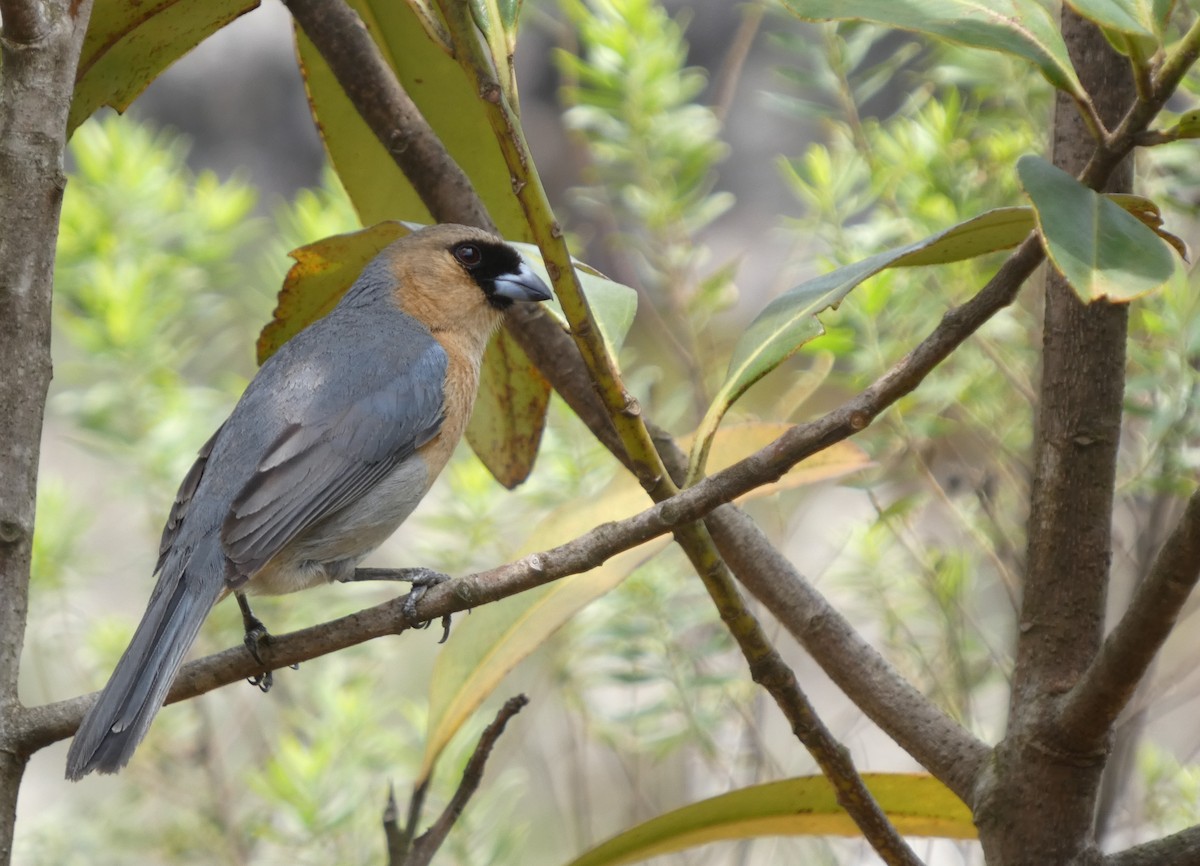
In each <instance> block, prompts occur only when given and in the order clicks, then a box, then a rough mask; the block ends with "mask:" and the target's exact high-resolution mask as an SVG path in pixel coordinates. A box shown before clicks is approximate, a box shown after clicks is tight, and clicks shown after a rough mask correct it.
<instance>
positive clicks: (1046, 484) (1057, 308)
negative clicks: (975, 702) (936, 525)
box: [976, 9, 1136, 866]
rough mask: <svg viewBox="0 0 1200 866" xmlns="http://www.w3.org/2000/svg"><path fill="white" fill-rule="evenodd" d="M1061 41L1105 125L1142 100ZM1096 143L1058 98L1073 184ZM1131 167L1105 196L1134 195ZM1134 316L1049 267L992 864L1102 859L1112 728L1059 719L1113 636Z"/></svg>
mask: <svg viewBox="0 0 1200 866" xmlns="http://www.w3.org/2000/svg"><path fill="white" fill-rule="evenodd" d="M1062 32H1063V36H1064V38H1065V40H1066V42H1067V46H1068V48H1069V50H1070V52H1071V57H1072V60H1073V62H1074V64H1075V67H1076V70H1077V71H1078V74H1079V77H1080V80H1081V81H1082V82H1083V85H1084V88H1085V89H1086V90H1087V91H1088V92H1089V93H1091V94H1093V98H1094V100H1095V102H1096V108H1097V111H1098V113H1099V115H1100V117H1101V119H1102V120H1103V122H1104V123H1105V125H1106V126H1110V127H1112V126H1116V125H1117V123H1118V122H1119V121H1120V118H1121V116H1122V114H1123V113H1124V111H1125V110H1126V109H1127V108H1128V107H1129V106H1130V105H1131V104H1132V103H1133V102H1134V99H1135V95H1136V94H1135V91H1134V85H1133V78H1132V75H1131V74H1130V71H1129V65H1128V63H1127V62H1126V61H1125V60H1124V59H1123V58H1122V57H1120V56H1119V55H1117V54H1116V52H1114V51H1113V49H1112V48H1111V46H1110V45H1109V44H1108V42H1107V40H1106V39H1105V38H1104V36H1103V34H1102V33H1101V32H1100V30H1098V29H1097V28H1096V27H1095V26H1093V25H1092V24H1090V23H1088V22H1086V21H1085V20H1083V19H1082V18H1080V17H1079V16H1078V15H1077V14H1075V13H1073V12H1071V11H1070V10H1068V9H1064V12H1063V16H1062ZM1095 144H1096V142H1095V140H1094V138H1093V137H1092V135H1091V133H1090V132H1089V130H1088V128H1087V126H1086V125H1085V124H1084V122H1083V120H1082V118H1081V116H1080V114H1079V112H1078V110H1077V108H1076V106H1075V105H1074V104H1073V103H1072V102H1071V100H1070V99H1068V98H1067V97H1065V96H1064V95H1063V94H1061V93H1060V94H1058V99H1057V102H1056V105H1055V115H1054V130H1053V157H1054V162H1055V164H1056V165H1058V166H1059V167H1061V168H1063V169H1065V170H1066V171H1068V172H1070V173H1072V174H1077V173H1079V172H1081V171H1082V170H1083V169H1084V168H1085V166H1086V165H1087V164H1088V162H1089V160H1090V159H1091V157H1092V154H1093V152H1094V149H1095ZM1131 181H1132V170H1131V164H1130V161H1129V160H1126V161H1125V162H1124V163H1123V164H1122V165H1119V166H1118V167H1117V168H1116V170H1115V171H1114V172H1113V173H1112V175H1110V178H1109V181H1108V184H1107V186H1106V189H1108V190H1110V191H1122V192H1124V191H1128V190H1129V189H1130V185H1131ZM1127 323H1128V308H1127V306H1125V305H1118V304H1109V303H1107V302H1104V301H1098V302H1094V303H1091V304H1086V305H1085V304H1084V303H1083V302H1082V301H1080V299H1079V298H1078V297H1077V296H1076V294H1075V292H1074V291H1073V290H1072V289H1071V287H1070V286H1069V285H1067V283H1066V282H1065V281H1064V280H1063V279H1062V278H1061V277H1060V276H1059V275H1058V274H1057V272H1054V271H1050V272H1049V273H1048V277H1047V280H1046V302H1045V329H1044V345H1043V352H1042V377H1041V378H1042V381H1041V386H1040V394H1039V405H1038V415H1037V422H1036V430H1035V440H1034V441H1035V444H1034V456H1033V462H1034V466H1033V471H1034V479H1033V486H1032V501H1031V507H1030V516H1029V524H1028V556H1027V571H1026V576H1025V588H1024V598H1023V600H1022V607H1021V616H1020V620H1019V635H1018V639H1017V658H1016V670H1015V673H1014V677H1013V686H1012V695H1011V700H1010V709H1009V720H1008V733H1007V735H1006V736H1005V738H1004V740H1003V741H1002V742H1001V743H1000V745H999V746H998V747H997V748H996V752H995V755H994V757H993V760H992V762H991V764H990V771H989V774H988V776H987V778H986V779H985V781H984V784H983V786H982V790H981V792H980V800H979V802H978V803H977V811H976V822H977V823H978V825H979V830H980V839H981V841H982V842H983V846H984V851H985V854H986V856H987V860H988V863H989V864H993V866H1016V864H1074V863H1078V864H1082V863H1094V862H1098V861H1099V857H1100V855H1099V852H1098V850H1097V849H1096V847H1095V840H1094V836H1093V827H1092V823H1093V814H1094V811H1095V804H1096V796H1097V793H1098V789H1099V783H1100V776H1101V773H1102V771H1103V769H1104V763H1105V760H1106V759H1107V755H1108V742H1107V741H1108V735H1109V730H1110V729H1109V728H1108V727H1107V726H1106V727H1105V728H1104V729H1103V730H1101V731H1097V732H1094V735H1093V736H1091V737H1080V736H1078V735H1077V734H1078V732H1074V731H1070V730H1067V729H1066V728H1064V727H1063V726H1062V725H1061V723H1060V720H1059V712H1058V710H1059V706H1060V704H1061V702H1062V698H1063V695H1065V694H1066V693H1067V692H1068V691H1069V690H1070V689H1072V688H1073V687H1074V686H1075V685H1076V683H1077V682H1078V681H1079V680H1080V678H1081V676H1082V675H1083V673H1084V671H1086V670H1087V668H1088V666H1089V665H1090V664H1091V663H1092V660H1093V659H1094V658H1095V656H1096V653H1097V650H1098V649H1099V647H1100V641H1101V639H1102V637H1103V634H1104V603H1105V597H1106V592H1107V587H1108V576H1109V565H1110V562H1111V547H1112V539H1111V522H1112V502H1113V488H1114V483H1115V474H1116V458H1117V447H1118V445H1119V442H1120V433H1121V411H1122V396H1123V392H1124V382H1125V339H1126V332H1127Z"/></svg>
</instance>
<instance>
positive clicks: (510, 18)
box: [498, 0, 524, 40]
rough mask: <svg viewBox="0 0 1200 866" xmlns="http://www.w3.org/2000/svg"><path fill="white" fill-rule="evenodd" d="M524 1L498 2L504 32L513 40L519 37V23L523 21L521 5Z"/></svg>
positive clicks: (507, 0) (500, 0) (501, 0)
mask: <svg viewBox="0 0 1200 866" xmlns="http://www.w3.org/2000/svg"><path fill="white" fill-rule="evenodd" d="M523 2H524V0H498V5H499V6H500V21H501V22H502V23H503V24H504V30H505V31H506V32H507V33H508V34H509V37H510V38H511V39H513V40H515V39H516V36H517V23H518V22H519V21H520V20H521V5H522V3H523Z"/></svg>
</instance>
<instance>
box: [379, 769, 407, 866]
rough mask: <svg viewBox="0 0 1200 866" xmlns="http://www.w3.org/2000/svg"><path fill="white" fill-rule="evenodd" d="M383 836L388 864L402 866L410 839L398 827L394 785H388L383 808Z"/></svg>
mask: <svg viewBox="0 0 1200 866" xmlns="http://www.w3.org/2000/svg"><path fill="white" fill-rule="evenodd" d="M383 837H384V839H385V840H386V842H387V862H388V866H403V863H404V857H405V855H407V854H408V845H409V842H410V840H409V839H406V838H405V834H404V831H403V830H401V829H400V808H399V806H397V805H396V786H395V785H391V784H389V785H388V795H387V805H386V806H385V807H384V809H383Z"/></svg>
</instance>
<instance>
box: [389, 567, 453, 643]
mask: <svg viewBox="0 0 1200 866" xmlns="http://www.w3.org/2000/svg"><path fill="white" fill-rule="evenodd" d="M409 570H410V571H412V572H414V574H413V576H412V577H411V578H409V583H411V584H412V589H411V590H409V592H408V595H406V596H405V597H404V604H403V605H402V606H401V608H400V610H401V611H402V612H403V613H404V618H405V619H406V620H408V624H409V625H410V626H412V627H413V628H429V626H431V625H432V624H433V620H431V619H427V620H424V621H421V620H420V619H418V618H417V602H419V601H420V600H421V599H422V598H423V597H424V596H425V593H427V592H428V591H429V590H430V588H432V587H435V586H437V585H438V584H439V583H445V582H446V581H448V580H449V579H450V575H448V574H442V573H441V572H440V571H434V570H432V569H429V568H413V569H409ZM449 637H450V614H446V615H445V616H443V617H442V639H441V640H439V641H438V643H445V642H446V641H447V640H448V639H449Z"/></svg>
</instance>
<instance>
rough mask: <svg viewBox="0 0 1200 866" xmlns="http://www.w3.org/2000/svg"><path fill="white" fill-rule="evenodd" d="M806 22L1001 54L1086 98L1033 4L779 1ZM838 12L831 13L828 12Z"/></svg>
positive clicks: (1062, 47)
mask: <svg viewBox="0 0 1200 866" xmlns="http://www.w3.org/2000/svg"><path fill="white" fill-rule="evenodd" d="M783 3H784V6H786V7H787V8H788V9H789V10H791V11H792V12H793V13H794V14H795V15H797V16H799V17H800V18H805V19H808V20H810V21H835V20H837V21H842V20H847V19H853V20H860V21H872V22H875V23H877V24H886V25H888V26H891V27H899V28H901V29H903V30H913V31H916V32H919V33H928V34H929V35H931V36H936V37H938V38H940V39H947V40H949V41H951V42H960V43H962V44H963V45H969V46H971V47H973V48H984V49H988V50H990V51H1000V52H1003V53H1005V54H1011V55H1013V56H1015V57H1020V58H1023V59H1024V60H1028V61H1030V62H1031V63H1033V64H1034V65H1035V66H1037V68H1038V69H1039V70H1041V73H1042V75H1044V76H1045V77H1046V79H1047V80H1048V81H1049V82H1050V83H1051V84H1053V85H1054V86H1055V87H1057V88H1059V89H1060V90H1065V91H1066V92H1068V93H1070V94H1071V95H1072V96H1074V97H1075V98H1076V99H1078V100H1080V101H1081V102H1087V101H1088V97H1087V93H1086V91H1084V89H1083V86H1082V85H1081V84H1080V83H1079V79H1078V78H1077V77H1076V75H1075V68H1074V67H1073V66H1072V65H1071V59H1070V57H1069V56H1068V54H1067V46H1066V44H1065V43H1064V42H1063V40H1062V36H1061V34H1060V33H1059V32H1058V27H1057V26H1056V25H1055V23H1054V19H1053V18H1052V17H1051V16H1050V13H1049V12H1048V11H1047V10H1046V8H1045V7H1044V6H1043V5H1042V4H1041V3H1039V2H1038V0H839V2H838V3H837V4H832V3H830V2H829V0H783ZM835 6H836V8H837V13H836V14H830V11H829V10H830V9H831V8H833V7H835Z"/></svg>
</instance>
